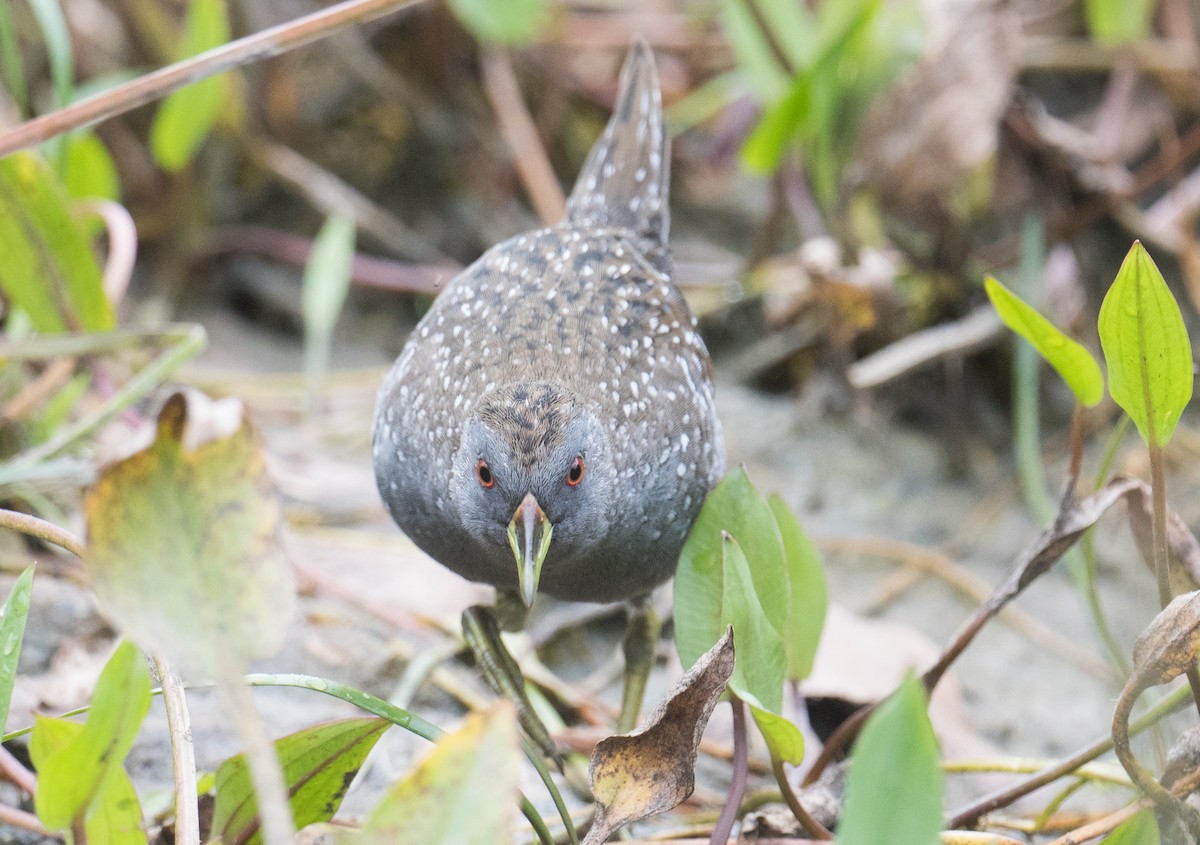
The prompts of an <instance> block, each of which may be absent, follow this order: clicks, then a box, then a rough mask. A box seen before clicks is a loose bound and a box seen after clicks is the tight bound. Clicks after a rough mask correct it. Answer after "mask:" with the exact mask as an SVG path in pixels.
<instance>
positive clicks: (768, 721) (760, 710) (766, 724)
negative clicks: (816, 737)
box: [746, 699, 804, 766]
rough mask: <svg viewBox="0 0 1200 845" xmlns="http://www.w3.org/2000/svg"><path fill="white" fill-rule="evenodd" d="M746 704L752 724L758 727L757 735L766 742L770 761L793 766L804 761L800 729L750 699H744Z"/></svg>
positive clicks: (802, 739)
mask: <svg viewBox="0 0 1200 845" xmlns="http://www.w3.org/2000/svg"><path fill="white" fill-rule="evenodd" d="M746 703H747V704H749V705H750V715H751V716H753V717H754V724H756V725H758V731H759V733H761V734H762V736H763V739H764V740H766V743H767V750H768V751H770V753H771V759H772V760H782V761H783V762H785V763H790V764H791V765H793V766H798V765H800V763H802V762H803V761H804V734H802V733H801V732H800V729H799V728H798V727H796V725H794V724H793V723H792V722H791V721H789V720H788V719H785V718H784V717H783V716H780V715H779V714H778V713H772V712H771V711H770V710H767V709H765V708H764V707H762V706H761V705H760V704H758V703H756V702H754V701H751V700H750V699H746Z"/></svg>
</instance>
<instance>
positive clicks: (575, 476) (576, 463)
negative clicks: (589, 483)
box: [567, 456, 583, 487]
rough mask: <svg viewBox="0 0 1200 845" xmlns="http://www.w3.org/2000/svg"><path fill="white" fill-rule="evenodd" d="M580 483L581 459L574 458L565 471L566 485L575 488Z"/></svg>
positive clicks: (581, 474)
mask: <svg viewBox="0 0 1200 845" xmlns="http://www.w3.org/2000/svg"><path fill="white" fill-rule="evenodd" d="M581 481H583V458H582V457H578V456H576V458H575V460H573V461H571V468H570V469H569V470H567V484H569V485H571V486H572V487H575V486H577V485H578V484H579V482H581Z"/></svg>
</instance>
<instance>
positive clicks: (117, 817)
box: [29, 715, 146, 845]
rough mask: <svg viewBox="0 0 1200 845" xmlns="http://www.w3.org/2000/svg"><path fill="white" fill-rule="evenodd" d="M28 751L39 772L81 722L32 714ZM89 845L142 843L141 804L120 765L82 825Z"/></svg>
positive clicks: (75, 733)
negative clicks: (32, 721)
mask: <svg viewBox="0 0 1200 845" xmlns="http://www.w3.org/2000/svg"><path fill="white" fill-rule="evenodd" d="M34 718H35V720H36V722H35V724H34V729H33V736H32V737H31V738H30V743H29V751H30V756H31V757H32V758H33V764H34V766H35V768H37V769H38V770H39V771H40V770H41V768H42V766H43V765H44V761H45V760H46V759H47V758H49V757H50V755H51V754H53V753H54V752H55V751H58V750H60V749H62V748H64V747H65V746H67V745H68V744H69V743H70V742H71V741H72V740H75V739H76V738H77V737H78V736H79V734H81V733H82V732H83V725H80V724H77V723H75V722H69V721H67V720H66V719H55V718H49V717H46V716H37V715H35V716H34ZM84 831H85V832H86V834H87V841H88V843H89V845H146V832H145V831H144V830H142V806H141V803H140V802H139V801H138V796H137V791H136V790H135V789H134V788H133V782H132V781H131V780H130V779H129V774H128V773H127V772H126V771H125V768H124V766H117V767H114V768H113V770H112V771H111V772H110V773H109V775H108V777H107V778H105V780H104V784H103V785H102V786H101V787H100V791H99V792H98V793H96V799H95V801H93V802H92V808H91V810H90V811H89V813H88V816H87V821H86V822H85V825H84Z"/></svg>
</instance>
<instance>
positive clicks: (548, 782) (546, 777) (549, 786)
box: [521, 736, 579, 845]
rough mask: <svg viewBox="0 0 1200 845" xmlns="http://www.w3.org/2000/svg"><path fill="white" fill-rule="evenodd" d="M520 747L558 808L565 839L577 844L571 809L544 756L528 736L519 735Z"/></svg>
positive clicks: (576, 832) (577, 835) (577, 834)
mask: <svg viewBox="0 0 1200 845" xmlns="http://www.w3.org/2000/svg"><path fill="white" fill-rule="evenodd" d="M521 748H522V749H523V750H524V751H525V757H526V758H527V759H528V760H529V762H530V764H532V766H533V768H534V770H535V771H536V772H537V773H538V777H539V778H541V779H542V784H543V785H544V786H545V787H546V791H547V792H548V793H550V800H551V801H553V802H554V809H556V810H558V817H559V818H560V819H562V823H563V827H564V828H566V831H567V839H568V840H570V842H571V845H579V831H577V830H576V829H575V822H574V821H572V820H571V811H570V810H569V809H568V808H567V802H566V801H564V800H563V797H562V793H561V792H559V789H558V784H556V783H555V782H554V778H552V777H551V776H550V769H549V768H547V766H546V760H545V758H543V757H542V755H541V754H539V753H538V750H537V748H535V747H534V745H533V742H532V741H530V739H529V737H526V736H522V737H521ZM539 818H540V816H539Z"/></svg>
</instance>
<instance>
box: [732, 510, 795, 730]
mask: <svg viewBox="0 0 1200 845" xmlns="http://www.w3.org/2000/svg"><path fill="white" fill-rule="evenodd" d="M722 557H723V558H724V565H723V569H724V576H725V577H724V589H723V590H722V592H721V602H722V607H721V625H722V627H724V626H725V625H732V626H733V646H734V655H735V657H734V664H733V678H732V679H731V680H730V681H729V687H730V689H732V690H733V691H734V692H736V693H737V694H738V695H739V696H741V697H742V698H748V697H749V698H753V699H754V700H755V701H757V702H760V703H761V704H762V706H764V707H766V708H767V709H768V710H772V711H774V712H778V711H779V710H781V709H782V708H783V682H784V681H785V680H786V678H787V655H786V654H785V653H784V647H783V638H782V637H781V636H780V635H779V631H778V630H777V629H776V628H775V626H774V625H772V624H771V622H770V617H769V616H767V615H766V613H765V612H764V610H763V607H762V605H761V604H760V603H759V598H760V596H759V594H758V593H757V592H756V591H755V589H754V582H753V580H752V579H751V577H750V564H749V562H748V561H747V560H746V556H745V555H744V554H743V553H742V549H741V546H739V545H738V542H737V540H735V539H734V538H733V537H731V536H729V535H728V534H726V535H725V536H724V537H723V538H722Z"/></svg>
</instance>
